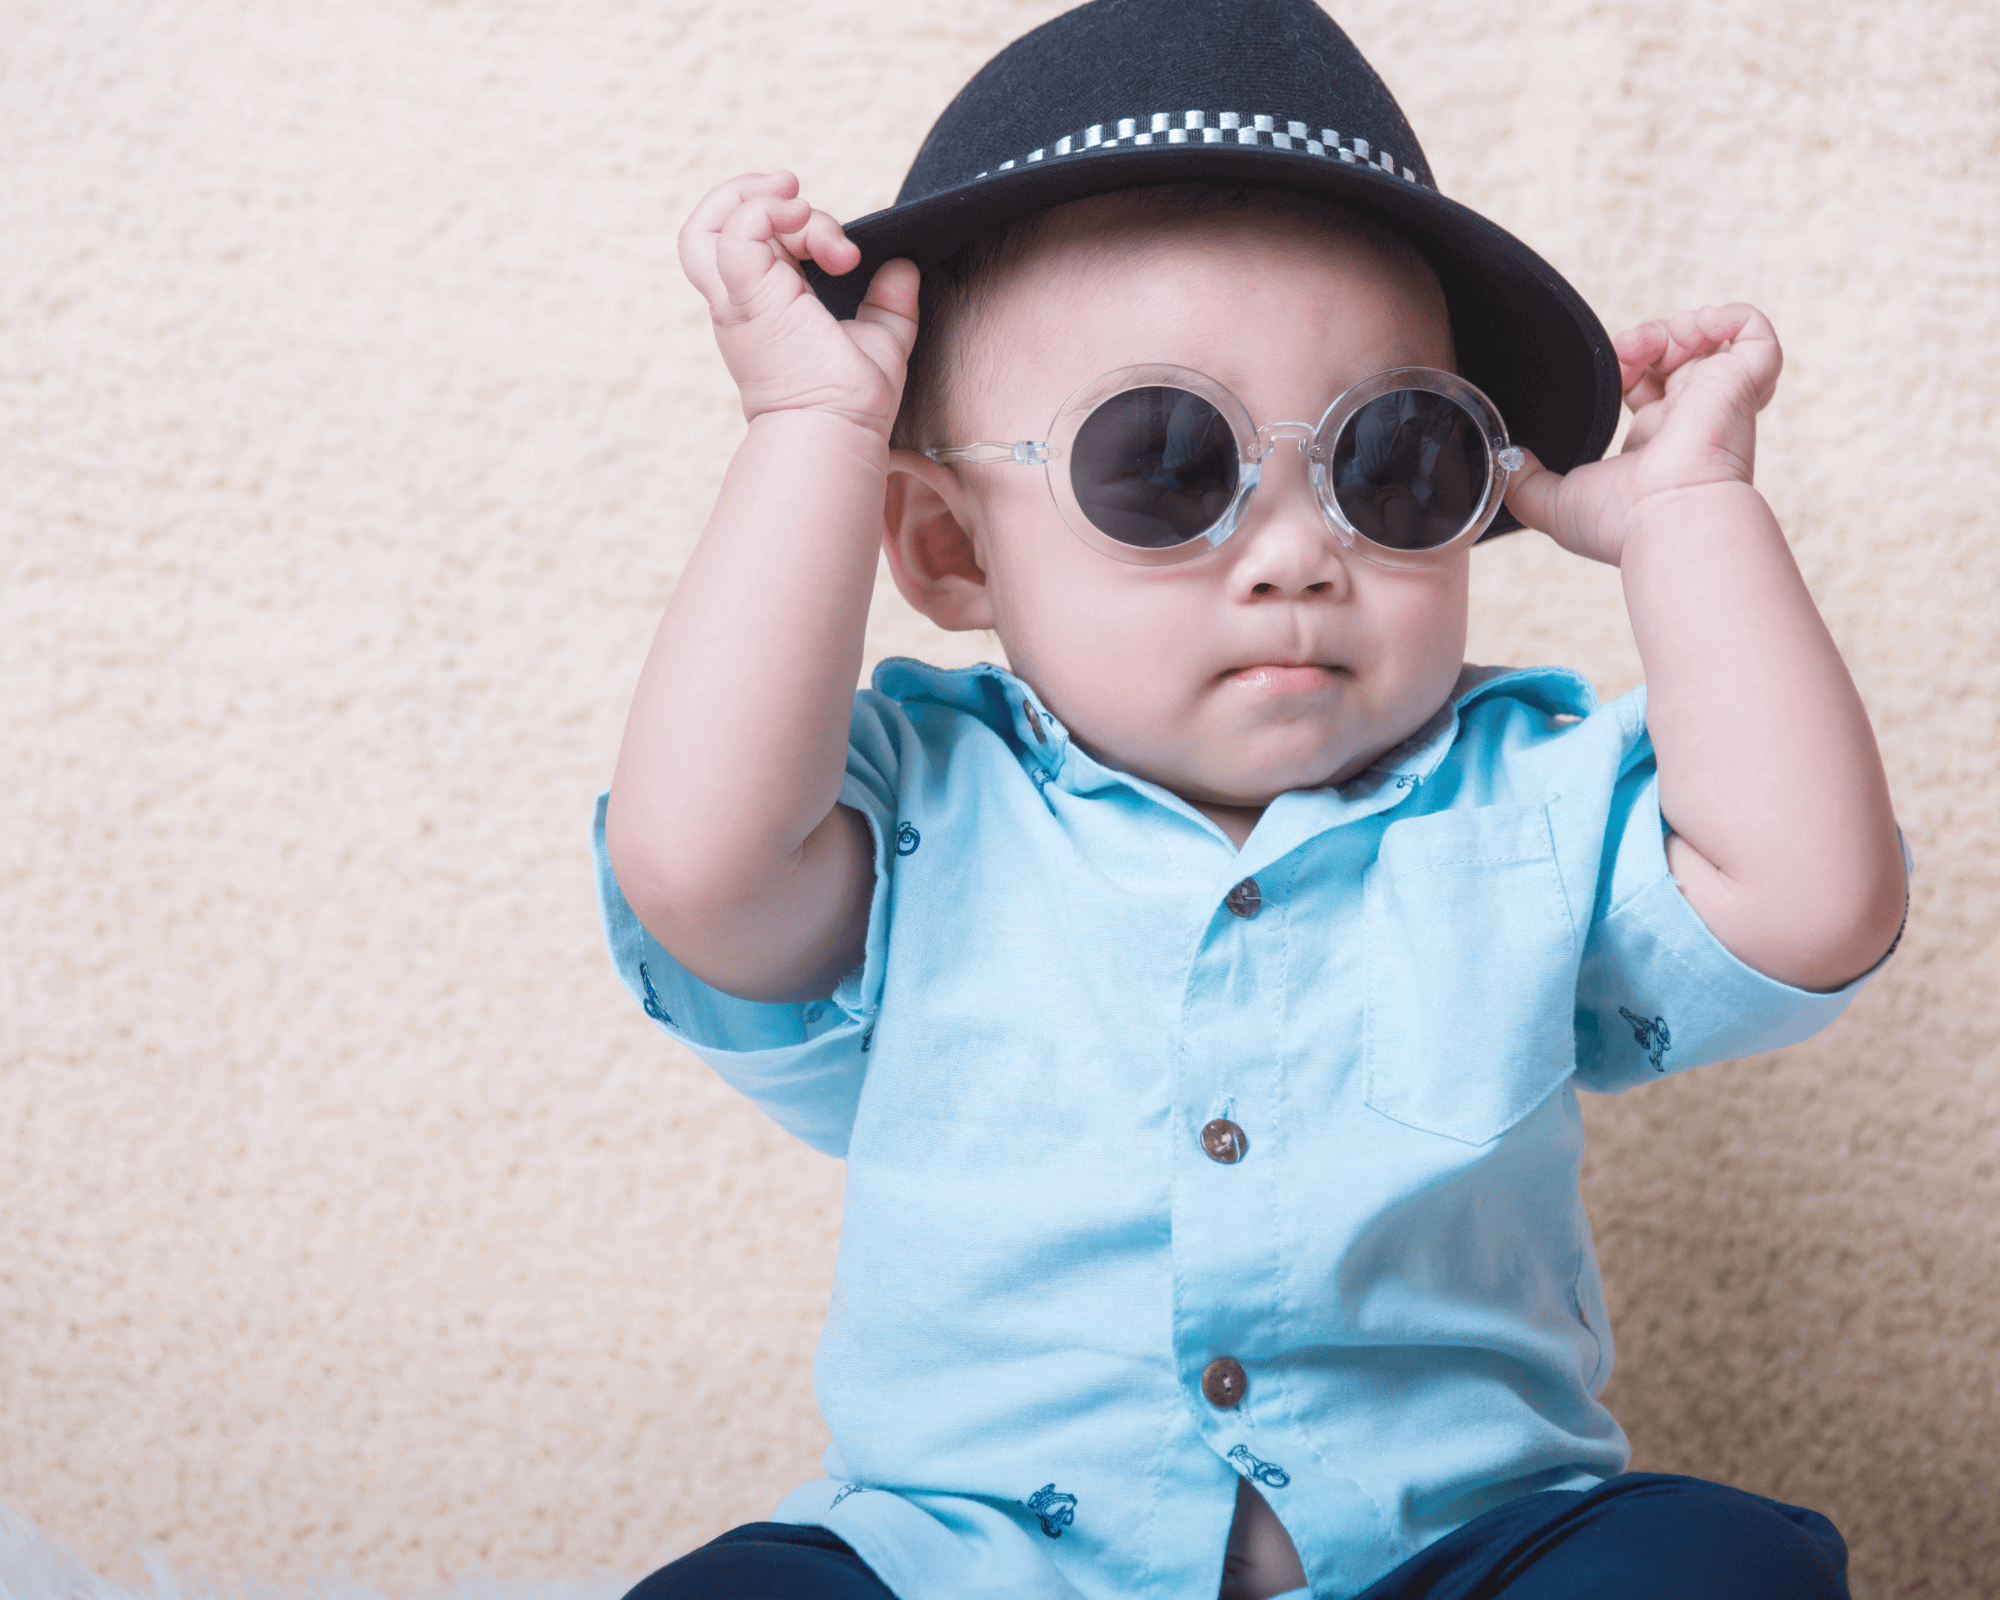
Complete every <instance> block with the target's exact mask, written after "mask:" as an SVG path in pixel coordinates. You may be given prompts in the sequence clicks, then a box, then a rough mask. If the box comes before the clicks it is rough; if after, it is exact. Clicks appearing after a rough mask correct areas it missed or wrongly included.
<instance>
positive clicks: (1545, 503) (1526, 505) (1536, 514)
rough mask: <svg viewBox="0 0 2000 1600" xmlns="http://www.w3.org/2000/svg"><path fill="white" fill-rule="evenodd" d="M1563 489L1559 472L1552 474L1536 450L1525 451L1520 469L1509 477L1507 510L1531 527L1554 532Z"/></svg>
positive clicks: (1522, 454) (1523, 450)
mask: <svg viewBox="0 0 2000 1600" xmlns="http://www.w3.org/2000/svg"><path fill="white" fill-rule="evenodd" d="M1562 486H1563V475H1562V474H1561V473H1560V472H1551V471H1549V469H1548V468H1547V467H1545V466H1543V465H1542V463H1541V460H1540V458H1539V457H1537V456H1536V454H1535V452H1534V451H1532V450H1529V449H1525V448H1523V449H1522V451H1521V467H1520V470H1519V471H1517V472H1510V473H1509V474H1508V475H1507V490H1506V496H1505V499H1506V504H1507V509H1508V510H1509V511H1511V512H1513V513H1514V515H1515V516H1517V517H1519V518H1520V519H1521V521H1522V522H1524V523H1526V524H1527V525H1528V526H1529V527H1530V528H1535V529H1539V530H1540V531H1541V532H1543V533H1553V532H1554V531H1555V526H1554V524H1555V519H1556V514H1557V512H1556V498H1557V496H1558V495H1560V494H1561V493H1562Z"/></svg>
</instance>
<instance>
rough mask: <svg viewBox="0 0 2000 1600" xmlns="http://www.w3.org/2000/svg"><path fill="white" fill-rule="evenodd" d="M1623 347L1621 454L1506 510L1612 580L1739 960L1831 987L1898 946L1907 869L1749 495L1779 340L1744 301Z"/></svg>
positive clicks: (1695, 853)
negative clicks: (1610, 568) (1615, 575)
mask: <svg viewBox="0 0 2000 1600" xmlns="http://www.w3.org/2000/svg"><path fill="white" fill-rule="evenodd" d="M1617 350H1618V357H1619V363H1620V366H1621V368H1622V374H1621V375H1622V378H1623V381H1624V385H1625V398H1626V403H1627V405H1628V406H1629V407H1630V408H1631V410H1632V413H1633V417H1632V427H1631V429H1630V431H1629V433H1628V436H1627V439H1626V444H1625V450H1624V453H1623V454H1621V455H1619V456H1616V457H1613V458H1611V459H1609V460H1606V461H1602V462H1596V463H1593V464H1591V465H1589V466H1585V467H1581V468H1578V469H1577V470H1575V471H1573V472H1571V473H1569V474H1567V475H1566V476H1563V475H1558V474H1556V473H1552V472H1549V471H1547V470H1545V469H1544V468H1542V467H1541V465H1540V464H1539V463H1538V462H1535V461H1533V460H1532V458H1531V459H1530V463H1529V469H1528V470H1527V471H1526V472H1525V473H1523V474H1521V475H1519V476H1517V477H1516V478H1515V480H1514V482H1513V484H1512V485H1511V486H1510V488H1509V490H1508V495H1507V502H1508V504H1509V505H1510V506H1511V507H1512V508H1513V509H1514V512H1515V514H1516V515H1517V516H1519V517H1520V518H1521V520H1522V521H1524V522H1526V523H1528V524H1529V525H1530V526H1533V527H1537V528H1541V529H1543V530H1545V531H1546V532H1548V533H1549V534H1550V535H1551V536H1552V537H1554V538H1555V540H1556V541H1557V542H1558V543H1559V544H1561V545H1563V546H1564V548H1566V549H1569V550H1572V551H1575V552H1577V553H1578V554H1581V555H1586V556H1589V557H1592V558H1593V559H1595V560H1599V561H1607V562H1610V563H1612V564H1614V565H1616V566H1617V567H1618V568H1619V571H1620V574H1621V576H1622V577H1623V580H1624V588H1625V604H1626V608H1627V610H1628V612H1629V613H1630V615H1631V619H1632V631H1633V634H1634V636H1635V638H1636V639H1637V641H1638V646H1639V655H1640V660H1641V661H1642V662H1643V664H1644V666H1645V671H1646V683H1647V725H1648V728H1649V731H1650V732H1651V734H1652V740H1653V748H1654V754H1655V756H1656V758H1657V760H1658V764H1659V774H1660V809H1661V811H1662V813H1663V814H1664V815H1665V817H1666V820H1667V825H1668V827H1669V828H1670V829H1671V830H1672V834H1671V836H1670V837H1669V839H1668V840H1667V862H1668V866H1669V868H1670V869H1671V870H1672V872H1673V874H1674V877H1675V879H1676V880H1677V881H1678V882H1679V884H1680V887H1681V892H1682V893H1683V894H1685V895H1686V896H1687V899H1688V903H1689V904H1690V905H1692V906H1693V907H1694V909H1695V911H1696V913H1697V914H1698V915H1699V916H1700V917H1701V919H1702V921H1703V922H1705V923H1706V924H1707V925H1708V927H1709V929H1710V930H1711V931H1712V932H1713V933H1714V934H1715V936H1716V937H1717V938H1718V939H1719V940H1721V941H1722V943H1723V945H1724V946H1725V947H1726V948H1727V949H1728V950H1729V951H1730V952H1731V953H1732V954H1734V955H1735V956H1736V957H1737V958H1738V959H1739V960H1741V961H1743V962H1744V963H1745V964H1746V965H1749V966H1751V967H1754V968H1756V969H1757V970H1758V971H1759V972H1762V973H1764V974H1766V975H1767V976H1769V977H1773V978H1776V979H1778V980H1780V981H1781V982H1785V983H1789V984H1793V985H1795V986H1797V987H1799V988H1803V989H1819V990H1830V989H1837V988H1839V987H1841V986H1842V985H1843V984H1845V983H1847V982H1849V981H1850V980H1852V979H1854V978H1856V977H1858V976H1859V975H1860V974H1861V973H1863V972H1865V971H1866V970H1867V969H1868V968H1869V967H1870V966H1872V965H1873V964H1874V963H1875V962H1876V961H1878V960H1879V959H1880V958H1881V956H1882V953H1883V952H1884V951H1885V950H1886V949H1887V948H1888V947H1889V944H1890V942H1891V940H1893V939H1894V937H1895V935H1896V930H1897V928H1898V927H1899V926H1900V924H1901V920H1902V915H1903V908H1904V898H1903V896H1904V883H1903V861H1902V851H1901V847H1900V845H1899V844H1898V841H1897V838H1896V829H1895V820H1894V817H1893V816H1892V814H1891V811H1890V804H1889V785H1888V780H1887V778H1886V777H1885V776H1884V774H1883V771H1882V760H1881V756H1880V755H1879V753H1878V752H1877V750H1876V747H1875V736H1874V733H1873V731H1872V730H1871V728H1870V727H1869V724H1868V716H1867V713H1866V712H1865V711H1864V710H1863V709H1862V705H1861V697H1860V695H1859V694H1858V693H1857V692H1856V691H1855V688H1854V682H1853V680H1852V679H1851V678H1850V677H1849V676H1848V673H1847V668H1846V666H1845V665H1844V664H1843V663H1842V661H1841V659H1840V653H1839V651H1838V650H1836V649H1835V648H1834V643H1833V639H1832V637H1831V636H1830V635H1829V634H1828V632H1827V629H1826V624H1825V622H1824V621H1823V620H1822V619H1821V617H1820V615H1819V612H1818V610H1817V608H1816V607H1815V606H1814V605H1813V601H1812V596H1811V595H1810V594H1809V593H1808V592H1807V590H1806V586H1805V580H1804V579H1803V578H1802V577H1801V576H1800V574H1799V569H1798V566H1797V564H1796V563H1795V562H1794V561H1793V560H1792V554H1791V550H1790V548H1789V547H1788V546H1787V544H1786V542H1785V535H1784V531H1783V530H1782V529H1781V528H1780V527H1779V526H1778V521H1777V518H1776V517H1775V516H1774V515H1773V514H1772V512H1771V508H1770V506H1769V505H1768V504H1766V503H1765V500H1764V497H1763V496H1762V495H1761V494H1759V493H1758V492H1757V490H1756V489H1755V488H1754V487H1752V483H1751V469H1752V465H1753V461H1754V456H1755V451H1756V417H1757V412H1758V411H1759V410H1761V409H1762V408H1763V406H1764V405H1765V404H1766V403H1767V402H1768V401H1769V400H1770V398H1771V394H1772V392H1773V390H1774V389H1775V387H1776V385H1777V380H1778V371H1779V368H1780V367H1781V365H1782V364H1783V356H1782V354H1781V352H1780V350H1779V348H1778V341H1777V336H1776V334H1775V333H1774V332H1773V331H1772V328H1771V325H1770V323H1769V322H1768V321H1766V320H1765V318H1764V316H1763V315H1762V313H1760V312H1758V311H1757V310H1755V309H1754V308H1752V307H1750V306H1746V305H1731V306H1720V307H1717V306H1707V307H1703V308H1702V309H1701V310H1699V311H1684V312H1681V313H1679V314H1677V315H1676V316H1674V317H1671V318H1669V319H1666V320H1664V321H1658V322H1649V323H1645V324H1643V325H1642V326H1640V327H1638V328H1634V329H1632V330H1631V331H1629V332H1627V333H1624V334H1621V335H1620V336H1619V338H1618V340H1617Z"/></svg>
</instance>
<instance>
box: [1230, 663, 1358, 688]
mask: <svg viewBox="0 0 2000 1600" xmlns="http://www.w3.org/2000/svg"><path fill="white" fill-rule="evenodd" d="M1334 671H1335V669H1334V668H1332V667H1329V666H1323V665H1321V664H1320V663H1319V662H1317V661H1259V662H1255V663H1253V664H1252V665H1250V666H1247V667H1232V668H1231V669H1230V670H1229V671H1228V672H1226V673H1224V674H1223V677H1224V678H1226V679H1227V680H1228V681H1229V682H1231V683H1237V684H1241V685H1242V686H1243V687H1244V688H1246V689H1255V690H1261V691H1263V692H1264V693H1266V694H1309V693H1311V692H1313V691H1314V690H1317V689H1323V688H1325V687H1326V686H1327V684H1328V683H1330V682H1331V681H1332V680H1333V675H1334Z"/></svg>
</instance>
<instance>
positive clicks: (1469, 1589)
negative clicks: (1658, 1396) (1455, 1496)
mask: <svg viewBox="0 0 2000 1600" xmlns="http://www.w3.org/2000/svg"><path fill="white" fill-rule="evenodd" d="M1502 1597H1504V1600H1848V1593H1847V1546H1846V1545H1845V1544H1844V1543H1843V1542H1842V1541H1841V1537H1840V1534H1839V1533H1838V1532H1837V1531H1836V1530H1835V1528H1834V1526H1833V1524H1832V1523H1831V1522H1829V1521H1827V1519H1826V1518H1825V1517H1823V1516H1821V1515H1820V1514H1819V1513H1818V1512H1817V1511H1806V1510H1803V1509H1801V1508H1800V1507H1798V1506H1788V1505H1781V1504H1780V1503H1779V1502H1778V1501H1776V1500H1766V1499H1764V1498H1762V1497H1761V1496H1759V1495H1754V1494H1746V1493H1744V1492H1743V1491H1742V1490H1741V1489H1729V1488H1725V1487H1723V1486H1722V1485H1721V1484H1719V1483H1705V1482H1703V1481H1702V1480H1701V1479H1700V1478H1677V1477H1672V1476H1669V1475H1668V1474H1666V1473H1662V1472H1628V1473H1625V1474H1624V1475H1623V1476H1621V1477H1616V1478H1612V1479H1609V1480H1608V1481H1606V1482H1604V1483H1602V1484H1599V1485H1598V1486H1597V1487H1596V1488H1595V1489H1591V1490H1589V1491H1587V1492H1584V1491H1578V1490H1573V1489H1550V1490H1547V1491H1545V1492H1543V1493H1541V1494H1529V1495H1523V1496H1522V1497H1521V1498H1520V1499H1518V1500H1510V1501H1509V1502H1508V1503H1507V1504H1506V1505H1504V1506H1499V1507H1496V1508H1495V1509H1494V1510H1492V1511H1489V1512H1487V1513H1486V1515H1485V1516H1483V1517H1475V1518H1474V1519H1473V1520H1472V1521H1470V1522H1468V1523H1467V1524H1466V1525H1465V1526H1464V1527H1462V1528H1460V1529H1459V1530H1458V1531H1457V1532H1455V1533H1453V1534H1450V1535H1449V1536H1448V1537H1446V1538H1443V1539H1440V1540H1439V1541H1438V1542H1437V1543H1436V1544H1434V1545H1432V1546H1431V1547H1430V1548H1429V1549H1427V1550H1425V1551H1423V1552H1422V1553H1421V1554H1419V1555H1417V1556H1414V1557H1412V1558H1411V1559H1410V1560H1408V1561H1406V1562H1404V1563H1403V1564H1402V1565H1401V1566H1400V1567H1398V1568H1397V1569H1396V1570H1395V1571H1394V1572H1392V1573H1390V1574H1389V1575H1388V1576H1387V1577H1386V1578H1383V1579H1381V1580H1380V1581H1379V1582H1377V1583H1374V1584H1371V1585H1370V1586H1369V1587H1368V1589H1367V1590H1366V1591H1365V1592H1364V1593H1363V1594H1362V1595H1360V1596H1359V1597H1358V1600H1502ZM626 1600H892V1597H891V1595H890V1592H889V1590H888V1588H887V1587H886V1586H885V1585H884V1584H883V1583H882V1581H881V1580H880V1579H879V1578H877V1577H876V1576H875V1574H874V1573H872V1572H870V1571H869V1570H868V1567H867V1564H866V1563H865V1562H863V1561H862V1559H861V1558H860V1557H859V1556H857V1555H856V1554H855V1553H854V1552H853V1551H852V1550H850V1549H848V1547H847V1546H846V1545H845V1544H843V1543H842V1542H841V1541H840V1540H839V1539H837V1538H836V1537H834V1535H832V1534H830V1533H828V1532H827V1531H826V1530H825V1529H824V1528H806V1527H798V1526H794V1525H793V1524H791V1523H785V1522H752V1523H749V1524H747V1525H745V1526H744V1527H741V1528H732V1529H731V1530H730V1531H729V1532H728V1533H725V1534H724V1535H723V1536H722V1537H721V1538H719V1539H717V1540H715V1541H714V1542H713V1543H710V1544H705V1545H703V1546H702V1547H701V1548H700V1549H699V1550H692V1551H690V1552H689V1553H688V1554H686V1555H684V1556H682V1557H681V1559H680V1560H678V1561H676V1562H674V1563H673V1565H671V1566H667V1567H662V1568H661V1569H660V1570H659V1571H658V1572H656V1573H654V1574H653V1575H652V1576H651V1577H650V1578H647V1579H646V1580H644V1581H643V1582H642V1583H640V1584H639V1586H638V1587H637V1588H635V1589H634V1590H633V1591H632V1592H631V1594H630V1595H628V1596H627V1597H626Z"/></svg>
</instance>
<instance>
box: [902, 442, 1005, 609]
mask: <svg viewBox="0 0 2000 1600" xmlns="http://www.w3.org/2000/svg"><path fill="white" fill-rule="evenodd" d="M970 511H971V503H970V498H969V497H968V496H967V494H966V493H965V486H964V485H963V484H961V483H960V482H959V481H958V475H957V474H956V473H955V472H953V471H952V470H951V468H949V467H941V466H939V465H938V464H937V463H936V462H935V461H933V460H931V459H930V457H929V456H924V455H919V454H917V452H915V451H914V450H892V451H890V452H889V488H888V494H887V496H886V497H885V498H884V500H883V503H882V549H883V552H884V553H885V554H886V555H887V556H888V558H889V571H890V572H891V573H892V574H894V576H895V579H896V587H897V588H898V589H900V590H902V592H903V598H904V599H905V600H907V601H909V602H910V604H911V605H913V606H915V607H916V608H917V610H919V611H921V612H922V613H923V614H924V615H925V616H927V617H929V618H930V619H931V621H933V622H935V623H936V624H937V625H938V626H939V627H940V628H945V629H948V630H950V631H952V632H954V633H958V632H963V631H965V630H966V629H969V628H990V627H992V626H993V598H992V592H991V590H989V589H988V588H987V585H986V572H985V569H984V568H982V567H981V566H980V564H979V550H978V547H977V546H976V545H975V544H974V543H973V539H972V534H971V533H970V532H969V531H968V530H969V528H970V524H971V517H970V514H969V513H970Z"/></svg>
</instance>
